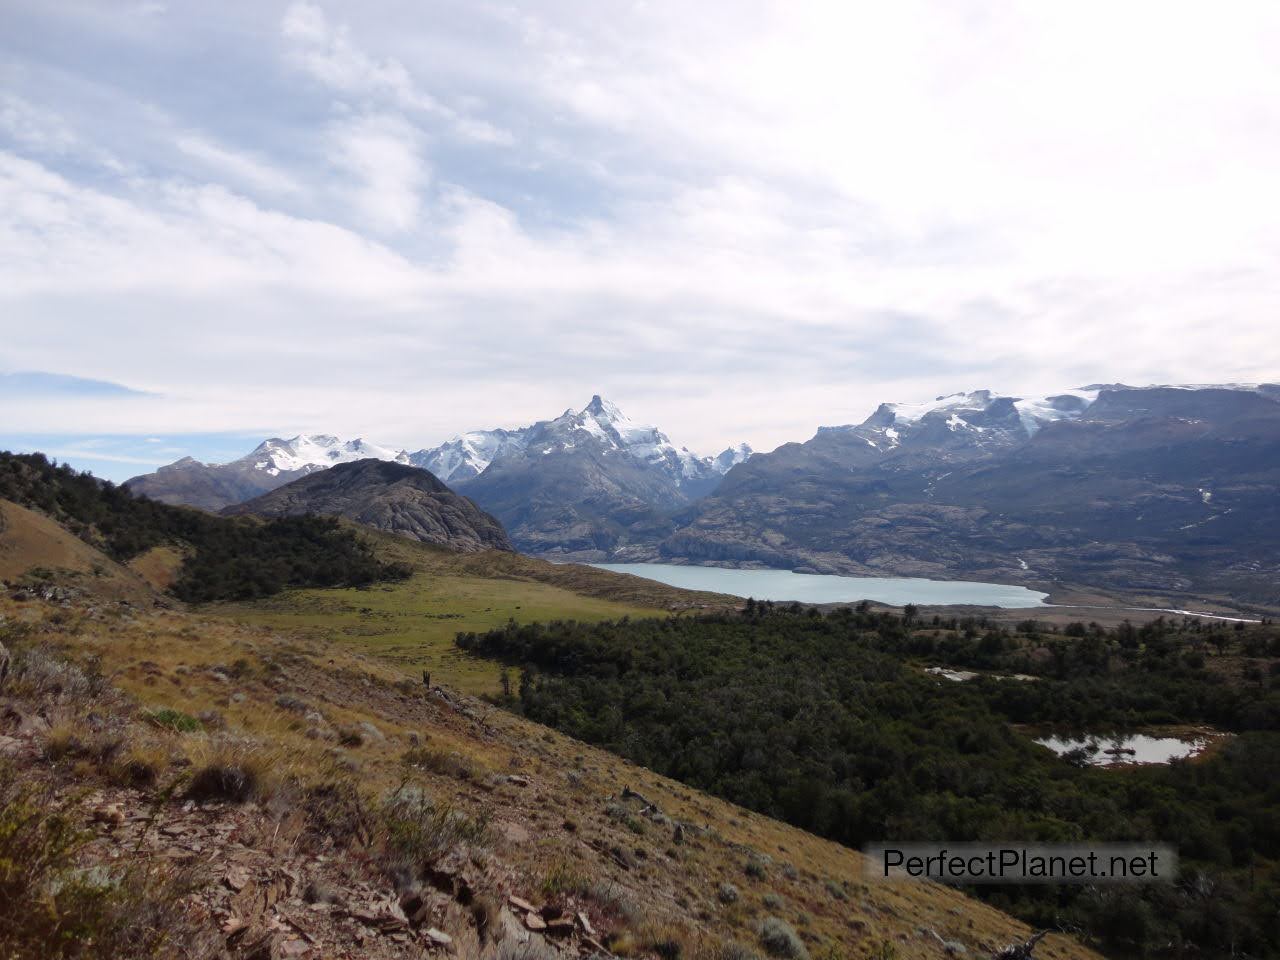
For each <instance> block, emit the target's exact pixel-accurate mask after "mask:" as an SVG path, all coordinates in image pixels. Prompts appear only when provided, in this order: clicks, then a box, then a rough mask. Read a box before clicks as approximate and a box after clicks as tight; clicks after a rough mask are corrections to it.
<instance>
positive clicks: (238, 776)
mask: <svg viewBox="0 0 1280 960" xmlns="http://www.w3.org/2000/svg"><path fill="white" fill-rule="evenodd" d="M191 769H192V773H191V779H190V781H189V782H188V783H187V786H186V790H185V793H186V795H187V797H188V798H190V799H192V800H197V801H201V802H207V801H217V800H221V801H225V802H228V803H247V802H248V801H250V800H256V801H259V802H261V801H265V800H269V799H271V798H272V797H273V796H275V795H276V794H277V793H278V792H279V791H280V790H281V789H282V788H283V787H284V786H285V785H286V784H288V783H293V782H296V779H297V778H296V775H295V769H294V764H293V762H292V761H291V759H290V758H288V757H287V756H285V755H284V754H283V752H282V751H281V750H280V749H278V748H277V749H273V750H268V749H267V748H264V747H263V746H262V745H261V744H258V743H255V742H253V741H248V740H231V739H219V740H210V741H207V742H206V743H204V744H202V745H200V746H199V747H198V748H197V749H196V750H194V751H193V757H192V768H191Z"/></svg>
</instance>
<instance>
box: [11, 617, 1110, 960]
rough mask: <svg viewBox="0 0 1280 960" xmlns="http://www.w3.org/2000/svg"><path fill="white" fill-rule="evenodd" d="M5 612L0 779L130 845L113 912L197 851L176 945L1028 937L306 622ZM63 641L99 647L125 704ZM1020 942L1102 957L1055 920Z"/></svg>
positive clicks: (915, 946)
mask: <svg viewBox="0 0 1280 960" xmlns="http://www.w3.org/2000/svg"><path fill="white" fill-rule="evenodd" d="M0 614H3V616H4V623H5V624H7V626H6V628H5V629H6V634H5V642H6V643H7V644H8V645H9V646H10V647H11V649H12V650H13V654H14V670H13V673H12V674H11V677H10V680H9V682H8V684H7V686H6V687H5V688H4V689H3V690H0V700H3V701H4V703H5V706H6V711H0V713H3V715H4V717H5V719H4V720H3V721H0V724H2V728H0V754H3V755H4V756H5V757H7V761H8V762H9V763H11V764H14V765H15V766H13V767H11V768H10V769H12V770H17V771H18V772H19V773H18V776H17V777H7V778H4V783H5V784H6V786H5V788H4V789H5V790H6V791H8V790H11V789H15V788H14V787H11V786H10V785H11V784H16V785H17V786H16V789H19V790H28V791H36V792H37V793H39V794H40V795H41V796H43V797H44V798H45V803H46V805H47V806H48V808H49V809H51V810H60V811H65V812H66V813H67V815H68V816H70V817H72V818H73V820H76V821H79V822H80V823H82V824H83V825H84V826H85V827H86V828H87V829H88V830H89V831H90V834H89V839H90V843H89V845H88V846H87V847H85V848H84V849H83V850H82V851H81V852H80V854H79V856H78V859H77V861H76V862H77V863H79V864H94V865H97V866H98V867H99V869H102V870H105V871H107V872H108V873H110V872H111V871H113V870H115V869H116V868H115V867H113V866H112V864H113V858H115V857H117V856H119V855H120V854H121V853H122V852H123V851H125V850H129V851H131V854H130V859H129V862H130V863H133V864H137V865H139V866H142V867H144V868H146V869H144V870H143V871H142V872H141V873H134V874H130V875H128V876H129V877H130V878H131V879H128V880H125V881H121V883H120V885H119V886H117V887H115V888H112V889H115V890H117V891H119V896H122V897H123V896H126V895H127V896H128V897H133V898H135V899H134V900H129V901H128V902H127V904H126V905H127V906H128V907H129V908H130V909H133V910H141V909H142V908H143V907H146V905H147V903H149V902H150V901H148V900H147V897H148V896H152V897H154V896H156V895H157V891H164V890H168V889H170V888H169V887H159V886H157V885H158V884H161V883H162V882H163V881H164V880H165V878H169V877H173V878H175V881H174V882H176V878H178V877H180V876H181V873H180V872H181V870H182V869H183V868H184V867H192V868H195V867H198V871H197V872H196V873H194V874H191V875H190V877H191V880H190V881H189V882H190V886H189V887H184V888H183V889H182V890H180V891H178V893H179V894H180V895H178V896H173V895H169V899H166V900H163V901H162V903H163V906H164V909H165V910H166V911H167V915H168V919H167V920H166V922H165V924H164V925H163V926H162V927H161V928H159V929H161V932H162V933H163V932H170V933H172V935H174V936H180V937H181V938H182V943H183V945H184V952H185V953H186V955H188V956H199V957H203V956H215V955H220V951H222V950H226V951H228V952H229V953H230V954H231V955H232V956H235V957H246V958H247V957H250V956H271V957H322V956H324V957H328V956H361V957H411V956H412V957H421V956H422V955H423V950H424V948H429V949H434V950H439V949H441V946H442V945H444V944H446V942H447V943H448V949H449V950H452V951H454V952H456V953H457V954H458V955H460V956H463V957H485V958H490V957H495V958H496V957H503V958H509V957H512V956H524V957H536V958H545V960H551V958H554V957H556V956H574V955H577V954H578V952H579V951H580V950H581V951H584V952H588V953H596V954H614V955H618V956H630V957H652V958H658V957H662V958H670V957H674V956H680V957H688V958H707V960H711V958H719V957H722V956H725V955H727V954H725V952H724V951H725V950H726V948H727V945H728V944H729V943H730V942H733V941H736V942H740V943H744V944H751V945H755V944H758V943H759V939H760V935H759V925H760V923H761V922H762V921H763V920H764V918H766V917H770V916H772V917H777V918H778V919H779V920H781V921H782V922H783V923H785V924H787V925H788V927H790V928H794V930H795V931H796V932H795V934H794V935H793V936H794V937H795V940H794V941H793V942H794V950H795V951H796V953H794V954H793V955H794V956H807V955H809V954H810V953H812V954H813V955H817V956H827V955H841V956H847V957H868V958H870V957H876V958H881V957H885V956H890V955H892V956H895V957H899V958H914V957H921V958H923V957H930V958H940V957H943V956H947V955H955V954H956V953H958V952H960V951H962V950H963V951H964V952H965V953H968V954H969V955H979V956H981V955H987V954H990V953H992V952H994V951H995V950H996V949H998V948H999V947H1002V946H1004V945H1005V944H1007V943H1010V942H1012V941H1015V940H1021V939H1023V938H1025V937H1026V936H1027V935H1028V933H1029V931H1028V930H1027V929H1026V928H1025V927H1023V926H1021V925H1019V924H1017V923H1016V922H1014V921H1012V920H1011V919H1010V918H1008V917H1007V916H1005V915H1003V914H1001V913H999V912H998V911H996V910H994V909H991V908H989V907H986V906H983V905H981V904H978V903H976V902H974V901H972V900H970V899H968V898H967V897H965V896H964V895H963V894H961V893H959V892H957V891H954V890H951V889H947V888H943V887H939V886H935V885H932V884H908V885H882V884H867V883H866V882H865V881H864V879H863V877H862V858H861V857H860V855H859V854H858V853H856V852H854V851H851V850H848V849H845V848H842V847H839V846H837V845H835V844H831V843H827V842H824V841H821V840H818V839H816V838H814V837H812V836H810V835H807V834H805V833H803V832H801V831H799V830H796V829H793V828H790V827H786V826H784V825H782V824H779V823H777V822H774V821H771V820H769V819H767V818H764V817H761V816H758V815H755V814H752V813H750V812H748V811H745V810H742V809H740V808H737V807H734V806H732V805H730V804H726V803H724V802H721V801H718V800H715V799H713V798H710V797H707V796H704V795H702V794H699V793H698V792H696V791H694V790H690V789H688V788H686V787H684V786H681V785H679V784H677V783H674V782H672V781H670V780H667V779H665V778H662V777H659V776H656V775H654V774H652V773H649V772H647V771H645V770H643V769H640V768H637V767H635V766H632V765H630V764H628V763H626V762H624V761H622V760H620V759H618V758H617V757H614V756H611V755H609V754H607V753H603V752H601V751H599V750H596V749H593V748H591V747H587V746H585V745H583V744H581V743H578V742H575V741H573V740H570V739H568V738H566V737H563V736H561V735H559V734H555V733H552V732H551V731H548V730H546V729H545V728H541V727H539V726H537V725H535V724H532V723H529V722H526V721H524V720H521V719H519V718H517V717H515V716H513V715H510V714H506V713H504V712H502V711H500V710H495V709H493V708H491V707H490V706H489V705H487V704H485V703H483V702H481V701H477V700H474V699H471V698H469V697H467V696H465V695H461V694H459V693H457V692H455V691H454V690H452V689H451V687H450V685H449V683H448V679H447V677H446V678H444V679H443V680H439V679H438V680H436V682H435V684H434V685H433V688H432V689H431V690H427V689H425V688H424V687H423V686H422V685H421V684H420V683H418V682H416V681H409V680H406V679H404V677H403V674H401V673H399V672H397V671H395V670H393V669H391V668H389V667H387V666H386V665H384V664H382V663H381V662H379V661H378V660H375V659H370V658H367V657H364V656H362V655H360V654H358V653H355V652H353V651H352V650H350V649H348V648H345V647H335V646H334V645H333V644H331V643H328V642H325V641H324V640H323V639H320V638H315V637H312V638H301V637H298V636H296V635H290V634H287V633H281V632H278V631H263V630H261V629H259V628H256V627H246V626H242V625H240V624H237V623H235V622H233V621H230V620H225V619H215V620H209V619H205V618H197V617H192V616H190V615H188V614H184V613H181V612H178V611H164V610H158V611H154V612H148V613H144V614H138V613H136V612H132V611H127V610H123V609H107V608H102V607H99V606H96V605H87V604H86V605H81V604H78V603H75V602H72V603H71V604H70V605H68V604H65V603H64V604H49V603H45V602H43V601H27V602H23V603H16V602H14V601H12V600H11V599H9V598H7V597H6V598H3V599H0ZM197 638H198V639H197ZM61 655H66V656H69V657H71V658H72V659H73V660H76V659H78V660H82V661H83V660H85V659H86V658H90V657H92V658H95V662H96V663H98V664H100V669H101V671H102V673H103V674H104V675H106V676H110V677H112V678H113V680H112V682H113V683H114V684H115V685H116V686H117V687H118V688H119V689H120V691H121V693H120V694H115V693H113V692H112V691H111V689H110V688H109V687H104V686H103V685H102V684H100V683H96V684H95V683H91V682H87V681H86V680H83V679H79V678H83V677H86V676H87V675H86V674H83V673H80V672H79V671H78V669H77V668H75V667H67V666H59V665H57V663H56V658H57V657H58V656H61ZM55 675H56V676H57V677H59V678H60V680H59V682H58V684H57V685H56V686H54V685H51V684H50V683H49V681H48V679H47V678H50V677H53V676H55ZM90 715H93V716H95V717H96V718H97V719H96V720H95V721H94V722H93V725H92V726H90V725H87V723H86V719H85V718H86V717H88V716H90ZM107 744H112V746H111V747H110V748H109V749H108V748H107ZM4 799H5V798H4V797H0V803H2V802H3V801H4ZM55 879H56V878H55ZM144 884H145V886H144ZM26 895H27V894H26V892H25V891H23V896H26ZM15 902H16V903H18V904H19V905H20V904H21V903H22V902H23V901H22V900H21V899H19V900H16V901H15ZM112 902H113V903H114V902H115V901H112ZM526 903H527V904H529V905H532V906H533V907H534V908H535V909H536V911H537V914H538V915H537V916H531V915H529V912H528V907H527V906H526ZM60 905H62V906H65V907H67V908H68V909H70V908H74V907H75V904H74V903H72V904H60ZM160 906H161V904H160V903H157V904H155V906H154V907H146V908H147V909H160ZM35 915H37V912H34V911H33V912H32V913H31V914H30V915H28V916H26V917H25V918H24V922H30V919H31V917H33V916H35ZM95 917H96V919H95V921H94V922H95V923H97V924H99V925H100V926H102V927H105V926H106V925H108V924H115V926H111V927H110V929H109V930H102V931H101V932H102V933H103V937H102V938H103V939H104V940H106V939H108V938H107V937H106V936H105V934H106V933H112V934H113V935H114V936H116V937H117V939H119V938H120V937H122V936H124V935H125V934H128V933H129V929H130V928H129V927H128V925H127V924H124V925H123V927H122V926H121V924H120V923H117V920H118V919H119V916H118V914H113V913H112V912H110V911H108V912H106V913H105V914H96V915H95ZM125 919H126V920H127V919H128V917H127V915H126V917H125ZM775 925H776V924H775ZM91 929H92V928H91ZM148 929H149V930H150V932H151V933H152V934H154V933H155V930H156V929H157V928H154V927H152V928H148ZM10 932H11V931H10ZM522 941H523V944H522ZM789 942H790V941H789ZM755 949H760V948H759V947H756V948H755ZM789 949H790V948H789ZM833 951H834V953H833ZM118 955H120V956H127V955H129V951H127V950H122V951H121V952H120V953H119V954H118ZM736 955H738V956H744V955H745V954H742V953H741V952H740V948H739V953H738V954H736ZM1036 955H1037V956H1038V957H1043V958H1046V960H1068V958H1080V960H1084V958H1090V957H1093V956H1095V955H1094V954H1092V953H1090V952H1089V951H1087V950H1085V949H1083V948H1081V947H1080V946H1079V945H1077V944H1075V943H1073V942H1072V941H1070V940H1069V939H1067V938H1064V937H1060V936H1056V935H1055V936H1052V937H1050V938H1049V939H1048V940H1046V941H1045V942H1044V943H1042V944H1041V946H1040V948H1039V949H1038V951H1037V954H1036Z"/></svg>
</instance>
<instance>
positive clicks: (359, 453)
mask: <svg viewBox="0 0 1280 960" xmlns="http://www.w3.org/2000/svg"><path fill="white" fill-rule="evenodd" d="M370 457H373V458H376V459H378V460H394V461H395V462H397V463H408V462H409V457H408V455H407V454H406V453H405V452H404V451H403V450H396V449H393V448H392V447H384V446H382V445H381V444H377V443H370V442H368V441H367V440H362V439H360V438H358V437H357V438H356V439H355V440H346V441H344V440H341V439H339V438H338V437H335V436H332V435H331V434H327V433H315V434H299V435H298V436H296V437H291V438H290V439H288V440H282V439H280V438H279V437H272V438H271V439H270V440H264V441H263V442H262V443H260V444H258V446H257V448H256V449H255V450H254V451H253V452H252V453H250V454H249V455H248V456H247V457H245V458H244V459H245V460H249V461H252V464H253V467H254V469H256V470H261V471H263V472H264V473H268V474H270V475H271V476H273V477H274V476H279V475H280V474H282V473H293V472H295V471H298V470H306V471H312V470H319V469H323V468H324V467H331V466H333V465H334V464H335V463H349V462H351V461H352V460H365V459H368V458H370Z"/></svg>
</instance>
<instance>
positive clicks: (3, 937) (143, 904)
mask: <svg viewBox="0 0 1280 960" xmlns="http://www.w3.org/2000/svg"><path fill="white" fill-rule="evenodd" d="M16 775H17V771H16V770H14V769H13V768H11V767H0V956H2V957H4V958H5V960H62V958H80V957H112V958H117V957H118V958H135V957H136V958H141V957H156V956H177V955H182V956H184V957H189V958H193V960H194V958H203V957H214V956H216V955H217V947H218V944H217V943H216V941H212V940H211V939H210V938H209V935H208V932H207V931H204V930H201V929H199V928H197V927H196V926H195V925H194V924H193V923H192V922H191V921H190V920H188V918H187V917H186V916H185V915H184V913H183V909H182V898H183V897H185V896H186V895H187V894H188V893H189V892H190V891H191V886H190V885H189V884H188V883H187V882H186V881H185V878H183V877H182V876H180V875H176V874H174V873H173V872H171V871H168V870H165V869H163V868H162V869H160V870H151V869H149V866H150V865H149V864H141V863H136V862H134V863H133V864H131V866H130V867H127V868H124V869H104V868H90V869H83V868H80V867H78V866H77V864H76V857H77V854H78V852H79V850H80V848H81V847H82V846H83V844H84V842H85V840H86V839H87V837H86V835H84V834H82V833H81V832H80V831H79V830H78V829H76V827H75V824H74V822H73V820H72V816H71V814H72V811H71V810H70V808H68V807H67V806H66V805H65V804H64V803H63V802H62V801H60V800H58V798H56V797H54V796H52V795H50V794H48V793H44V792H41V791H37V790H36V789H35V788H33V787H31V786H29V785H27V784H23V783H19V782H18V781H17V780H16Z"/></svg>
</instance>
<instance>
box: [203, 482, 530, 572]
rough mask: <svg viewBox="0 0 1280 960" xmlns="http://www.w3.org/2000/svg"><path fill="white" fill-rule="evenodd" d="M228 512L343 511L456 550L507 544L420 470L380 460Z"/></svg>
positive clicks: (487, 521)
mask: <svg viewBox="0 0 1280 960" xmlns="http://www.w3.org/2000/svg"><path fill="white" fill-rule="evenodd" d="M225 512H226V513H228V514H255V515H257V516H262V517H291V516H300V515H303V514H321V515H324V516H335V517H346V518H347V519H348V520H354V521H355V522H356V523H361V524H364V525H365V526H369V527H374V528H375V529H378V530H385V531H387V532H388V533H394V534H397V535H399V536H402V537H407V538H409V539H410V540H421V541H423V542H424V543H434V544H439V545H440V546H447V547H452V548H453V549H455V550H463V551H478V550H511V549H512V546H511V541H510V540H508V539H507V534H506V531H505V530H503V528H502V524H500V523H499V522H498V521H497V520H495V519H494V518H493V517H491V516H490V515H489V514H487V513H485V512H484V511H483V510H481V509H480V508H479V507H477V506H476V505H475V504H474V503H472V502H471V501H470V500H468V499H467V498H466V497H462V496H459V495H458V494H456V493H454V492H453V491H452V490H450V489H449V488H448V487H446V486H445V485H444V484H443V483H441V482H440V481H439V480H437V479H436V478H435V477H434V476H432V475H431V474H430V473H428V472H427V471H425V470H420V469H418V468H417V467H409V466H405V465H403V464H398V463H388V462H386V461H383V460H357V461H355V462H354V463H344V464H339V465H338V466H335V467H330V468H329V469H328V470H323V471H320V472H318V473H312V474H310V475H308V476H306V477H303V478H302V479H300V480H295V481H294V482H292V483H290V484H288V485H286V486H284V487H280V488H279V489H277V490H273V491H271V492H270V493H267V494H264V495H263V496H260V497H256V498H254V499H253V500H250V501H248V502H247V503H243V504H239V505H237V506H234V507H231V508H229V509H228V510H226V511H225Z"/></svg>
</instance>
